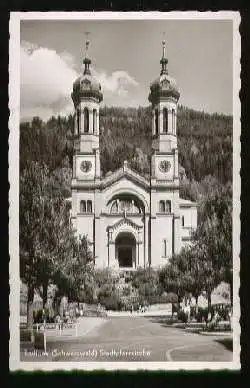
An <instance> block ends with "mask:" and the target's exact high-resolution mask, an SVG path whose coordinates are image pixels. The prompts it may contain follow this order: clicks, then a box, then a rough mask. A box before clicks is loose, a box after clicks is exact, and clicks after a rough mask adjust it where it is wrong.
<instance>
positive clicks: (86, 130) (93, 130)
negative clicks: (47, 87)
mask: <svg viewBox="0 0 250 388" xmlns="http://www.w3.org/2000/svg"><path fill="white" fill-rule="evenodd" d="M89 43H90V42H89V40H87V41H86V52H85V58H84V60H83V65H84V69H83V73H82V74H81V75H80V76H79V77H78V78H77V79H76V81H75V82H74V84H73V92H72V94H71V97H72V100H73V103H74V107H75V137H76V138H78V140H79V142H77V143H78V147H77V148H78V151H80V152H84V151H88V152H91V151H93V150H94V149H99V104H100V102H101V101H102V100H103V95H102V92H101V85H100V83H99V82H98V80H97V79H96V78H95V77H94V76H93V75H92V74H91V71H90V65H91V59H90V58H89V57H88V49H89Z"/></svg>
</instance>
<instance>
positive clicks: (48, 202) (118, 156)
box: [9, 11, 241, 370]
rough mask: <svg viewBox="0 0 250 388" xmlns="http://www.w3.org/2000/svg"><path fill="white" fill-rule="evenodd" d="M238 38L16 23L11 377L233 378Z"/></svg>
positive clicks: (52, 21)
mask: <svg viewBox="0 0 250 388" xmlns="http://www.w3.org/2000/svg"><path fill="white" fill-rule="evenodd" d="M239 24H240V16H239V13H237V12H231V11H230V12H226V11H220V12H215V13H213V12H202V13H199V12H169V13H168V12H165V13H160V12H156V13H150V12H149V13H140V12H137V13H128V12H127V13H125V12H124V13H122V12H121V13H114V12H108V13H107V12H106V13H105V12H104V13H103V12H100V13H98V12H91V13H79V12H78V13H77V12H72V13H64V12H60V13H56V12H44V13H39V12H26V13H25V12H24V13H22V12H20V13H15V12H14V13H11V17H10V43H9V52H10V61H9V74H10V83H9V109H10V119H9V129H10V135H9V181H10V192H9V200H10V209H9V217H10V222H9V236H10V244H9V251H10V271H9V272H10V369H11V370H17V369H19V370H20V369H23V370H35V369H44V370H53V369H55V370H56V369H59V368H60V369H67V370H71V369H81V370H95V369H102V370H103V369H107V370H109V369H113V370H115V369H149V370H150V369H161V370H178V369H180V368H181V369H182V370H183V369H186V370H199V369H200V370H202V369H211V370H213V369H217V370H218V369H239V368H240V323H239V320H240V301H239V287H240V279H239V267H240V264H239V263H240V256H239V255H240V135H241V124H240V100H239V90H240V33H239Z"/></svg>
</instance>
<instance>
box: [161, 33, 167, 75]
mask: <svg viewBox="0 0 250 388" xmlns="http://www.w3.org/2000/svg"><path fill="white" fill-rule="evenodd" d="M160 64H161V75H162V74H168V71H167V64H168V60H167V58H166V41H165V39H163V41H162V58H161V61H160Z"/></svg>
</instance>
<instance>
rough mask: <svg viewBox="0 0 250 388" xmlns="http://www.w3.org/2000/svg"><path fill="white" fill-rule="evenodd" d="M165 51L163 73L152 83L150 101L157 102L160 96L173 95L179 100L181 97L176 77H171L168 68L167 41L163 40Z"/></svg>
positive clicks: (162, 59)
mask: <svg viewBox="0 0 250 388" xmlns="http://www.w3.org/2000/svg"><path fill="white" fill-rule="evenodd" d="M162 47H163V53H162V58H161V61H160V63H161V73H160V75H159V76H158V77H157V78H156V79H155V80H154V81H153V82H152V83H151V85H150V94H149V97H148V99H149V101H150V102H151V103H153V104H154V103H155V102H156V101H157V100H159V99H160V98H164V97H172V98H174V99H175V100H178V99H179V97H180V92H179V89H178V87H177V84H176V82H175V80H174V78H172V77H170V75H169V74H168V70H167V63H168V60H167V58H166V56H165V41H163V42H162Z"/></svg>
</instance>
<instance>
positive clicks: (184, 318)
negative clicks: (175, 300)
mask: <svg viewBox="0 0 250 388" xmlns="http://www.w3.org/2000/svg"><path fill="white" fill-rule="evenodd" d="M177 318H178V321H181V322H183V323H186V322H187V320H188V316H187V314H186V313H184V311H183V310H179V311H178V314H177Z"/></svg>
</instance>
